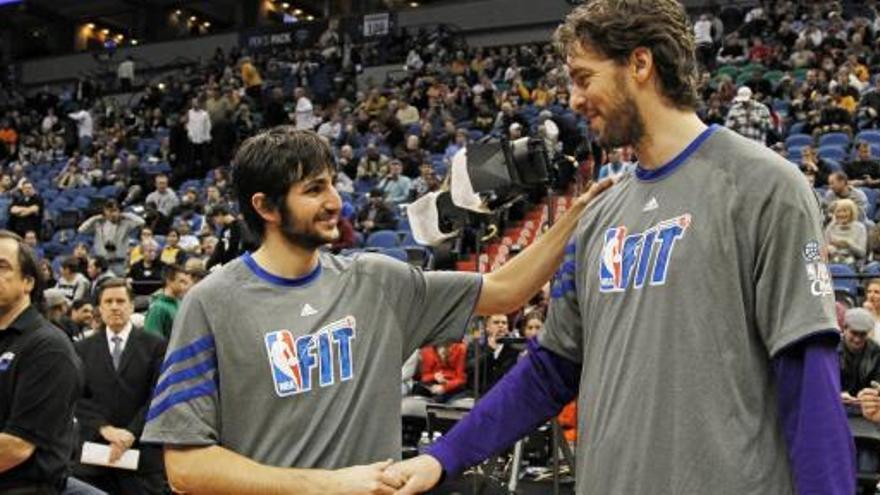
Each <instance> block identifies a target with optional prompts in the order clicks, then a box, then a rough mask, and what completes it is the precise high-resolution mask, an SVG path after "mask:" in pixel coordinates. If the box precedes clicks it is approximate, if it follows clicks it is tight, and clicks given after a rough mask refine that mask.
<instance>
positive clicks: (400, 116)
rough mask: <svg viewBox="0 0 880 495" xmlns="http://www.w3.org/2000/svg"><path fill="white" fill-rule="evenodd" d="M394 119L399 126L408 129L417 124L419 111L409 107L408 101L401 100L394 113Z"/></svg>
mask: <svg viewBox="0 0 880 495" xmlns="http://www.w3.org/2000/svg"><path fill="white" fill-rule="evenodd" d="M394 117H395V118H396V119H397V121H398V122H399V123H400V125H402V126H404V127H408V126H411V125H413V124H417V123H418V122H419V109H418V108H416V107H414V106H412V105H410V103H409V99H407V98H401V99H400V106H399V107H398V108H397V112H395V113H394Z"/></svg>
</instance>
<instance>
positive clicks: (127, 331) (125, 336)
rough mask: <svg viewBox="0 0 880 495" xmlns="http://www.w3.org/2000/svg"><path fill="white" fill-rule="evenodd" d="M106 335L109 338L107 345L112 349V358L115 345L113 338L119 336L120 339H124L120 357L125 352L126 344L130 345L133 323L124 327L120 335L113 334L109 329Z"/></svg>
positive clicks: (120, 345) (121, 344)
mask: <svg viewBox="0 0 880 495" xmlns="http://www.w3.org/2000/svg"><path fill="white" fill-rule="evenodd" d="M104 334H105V335H106V336H107V345H108V346H109V348H110V355H111V356H112V355H113V345H114V342H113V337H116V336H117V335H118V336H119V337H120V338H122V342H120V343H119V348H120V349H121V351H120V355H121V353H123V352H125V344H127V343H128V337H129V336H130V335H131V322H129V323H126V324H125V326H124V327H122V330H121V331H120V332H119V333H113V330H110V329H109V328H107V329H106V330H105V331H104Z"/></svg>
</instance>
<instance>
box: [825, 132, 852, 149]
mask: <svg viewBox="0 0 880 495" xmlns="http://www.w3.org/2000/svg"><path fill="white" fill-rule="evenodd" d="M849 142H850V141H849V136H848V135H847V134H845V133H842V132H829V133H827V134H823V135H821V136H819V147H820V148H822V147H824V146H838V147H840V148H847V147H849Z"/></svg>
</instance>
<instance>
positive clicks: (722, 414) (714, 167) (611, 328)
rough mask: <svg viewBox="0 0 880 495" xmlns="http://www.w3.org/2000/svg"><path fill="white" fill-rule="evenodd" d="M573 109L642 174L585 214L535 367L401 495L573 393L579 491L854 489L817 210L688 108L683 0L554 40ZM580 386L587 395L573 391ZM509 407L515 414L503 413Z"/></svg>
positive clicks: (599, 5) (626, 6) (597, 13)
mask: <svg viewBox="0 0 880 495" xmlns="http://www.w3.org/2000/svg"><path fill="white" fill-rule="evenodd" d="M557 42H558V43H559V44H560V45H561V48H562V49H563V53H564V54H565V55H566V57H567V58H566V64H567V66H568V70H569V73H570V76H571V81H572V92H571V105H572V107H573V108H574V109H575V110H577V111H578V112H580V113H582V114H583V115H585V116H586V117H587V118H589V120H590V127H591V130H592V131H593V132H594V133H595V134H596V135H597V136H598V137H599V139H600V141H601V142H602V144H603V145H604V146H607V147H617V146H626V145H630V144H631V145H634V146H635V147H636V150H637V152H638V157H639V163H638V168H637V169H636V170H635V171H634V172H633V173H631V174H628V175H626V176H625V177H624V178H623V179H622V180H621V181H620V182H619V183H618V184H617V185H616V186H615V187H614V188H613V189H611V190H609V191H608V192H607V193H606V194H605V195H603V196H602V197H601V198H599V199H598V200H597V201H596V203H595V204H594V205H592V206H591V207H590V214H589V215H586V216H585V217H584V218H583V219H582V221H581V225H580V226H579V228H578V231H577V233H576V234H575V236H574V240H573V243H572V244H571V247H570V248H569V250H568V254H569V256H570V258H569V259H568V260H566V262H565V263H563V268H562V269H561V271H560V273H559V274H558V276H557V278H556V279H555V281H554V284H553V290H552V302H551V308H550V315H549V319H548V321H547V324H546V327H545V330H544V332H543V334H542V335H541V336H540V337H539V339H538V342H537V343H532V344H531V345H530V348H529V352H528V355H527V357H526V358H524V359H522V360H520V362H519V363H518V365H517V366H516V367H515V368H514V369H513V370H511V372H510V373H509V374H508V375H507V376H506V377H505V378H504V379H502V380H501V381H500V382H499V383H498V384H496V385H495V387H494V388H493V389H492V390H491V391H490V393H489V394H487V395H486V397H484V398H483V400H482V401H480V402H479V403H478V404H477V406H476V407H475V409H474V410H473V411H472V412H471V414H470V415H469V416H467V417H466V418H465V419H464V420H462V421H461V422H459V424H458V425H456V427H455V428H454V429H452V430H451V431H450V432H449V433H448V434H447V435H445V436H444V437H443V438H442V439H441V440H440V441H439V442H438V443H437V444H436V445H435V446H434V447H433V449H432V450H430V455H426V456H422V457H418V458H416V459H414V460H410V461H406V462H404V463H402V464H400V465H396V466H394V467H392V468H390V469H389V470H390V471H397V472H399V473H401V474H402V475H404V476H407V477H408V479H409V481H408V484H407V486H406V487H405V488H404V490H402V491H401V493H414V492H418V491H422V490H426V489H428V488H429V487H431V486H433V485H434V484H435V483H436V482H437V481H438V480H439V479H440V477H441V474H442V473H443V472H445V473H447V474H455V473H458V472H460V471H462V470H463V469H464V468H465V467H467V466H468V465H472V464H474V463H477V462H479V461H481V460H482V459H485V458H486V457H488V456H489V455H490V454H492V453H494V452H497V451H499V450H501V449H502V448H504V447H506V446H508V445H510V444H512V443H513V442H514V441H515V440H516V439H518V438H519V437H521V436H522V435H523V434H525V433H527V432H529V431H530V430H532V429H533V428H534V427H535V426H536V425H539V424H541V423H542V422H544V421H546V420H547V419H548V418H550V417H552V416H554V415H555V414H557V413H558V412H559V410H560V409H561V408H562V407H563V406H564V405H565V404H566V403H567V402H568V401H570V400H572V399H573V398H575V397H577V399H578V412H579V413H580V414H579V416H580V417H579V426H578V431H580V432H583V438H582V439H580V441H579V443H578V446H577V447H578V452H577V455H576V458H577V466H576V470H577V474H576V480H577V481H576V483H577V486H576V491H577V493H578V494H589V495H599V494H603V495H604V494H624V493H625V494H647V493H651V494H655V495H672V494H697V493H713V494H718V495H747V494H748V495H758V494H762V495H763V494H774V495H781V494H793V493H800V494H805V493H816V494H819V493H821V494H839V495H844V494H847V495H849V494H852V493H854V490H855V469H854V447H853V443H852V439H851V437H850V433H849V429H848V426H847V422H846V418H845V415H844V410H843V407H842V405H841V403H840V398H839V390H840V388H839V367H838V364H837V357H836V354H835V346H836V344H837V341H838V332H837V330H836V326H837V325H836V322H835V317H834V315H835V312H834V299H833V292H832V288H831V284H830V279H829V276H828V272H827V270H826V267H825V263H824V254H823V249H822V246H821V239H822V230H821V227H820V225H821V223H820V214H819V211H818V209H817V207H816V202H815V200H814V199H813V195H812V193H811V191H810V190H809V189H808V187H807V185H806V183H805V181H804V180H803V178H801V177H799V174H798V171H797V169H796V168H795V167H792V166H791V164H790V163H787V162H786V161H785V160H783V159H781V158H778V157H777V156H776V155H775V154H774V153H772V152H771V151H770V150H768V149H766V148H764V147H763V146H761V145H758V144H755V143H753V142H751V141H749V140H747V139H745V138H743V137H740V136H739V135H737V134H735V133H733V132H731V131H729V130H727V129H724V128H720V127H707V126H706V125H704V124H703V122H701V121H700V120H699V119H698V118H697V116H696V114H695V112H694V109H695V107H696V105H697V100H696V95H695V91H694V89H695V88H694V81H695V79H694V70H695V62H694V39H693V35H692V29H691V25H690V22H689V20H688V17H687V15H686V14H685V11H684V9H683V7H682V6H681V5H680V4H679V3H678V2H677V1H676V0H652V1H650V2H647V1H641V0H592V1H588V2H587V3H586V4H585V5H583V6H581V7H578V8H576V9H575V10H574V11H573V12H572V13H571V14H570V15H569V16H568V18H567V19H566V21H565V23H564V24H563V25H562V26H561V27H560V29H559V30H558V31H557ZM578 390H579V393H578ZM514 410H515V411H516V414H510V413H509V411H514Z"/></svg>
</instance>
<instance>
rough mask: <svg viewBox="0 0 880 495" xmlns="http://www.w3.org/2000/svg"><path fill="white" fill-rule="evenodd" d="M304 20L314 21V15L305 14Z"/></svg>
mask: <svg viewBox="0 0 880 495" xmlns="http://www.w3.org/2000/svg"><path fill="white" fill-rule="evenodd" d="M306 20H307V21H314V20H315V16H313V15H309V16H306Z"/></svg>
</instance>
